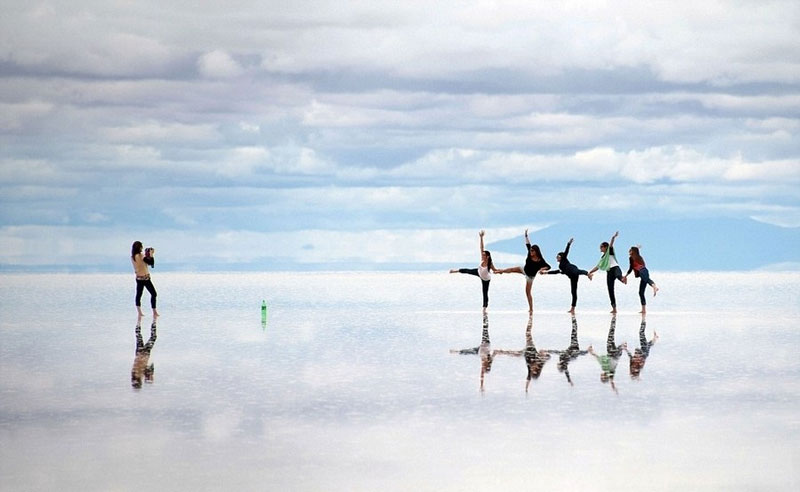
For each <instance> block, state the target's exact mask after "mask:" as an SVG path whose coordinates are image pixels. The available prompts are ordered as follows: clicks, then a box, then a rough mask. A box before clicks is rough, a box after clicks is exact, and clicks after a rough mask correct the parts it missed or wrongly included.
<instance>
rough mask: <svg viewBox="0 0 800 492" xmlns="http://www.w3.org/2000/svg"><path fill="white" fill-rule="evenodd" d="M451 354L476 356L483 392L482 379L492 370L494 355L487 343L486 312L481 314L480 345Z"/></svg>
mask: <svg viewBox="0 0 800 492" xmlns="http://www.w3.org/2000/svg"><path fill="white" fill-rule="evenodd" d="M450 353H451V354H463V355H474V354H477V355H479V356H480V358H481V392H483V390H484V384H483V383H484V378H485V375H486V373H487V372H490V371H491V370H492V362H493V361H494V354H492V350H491V342H490V341H489V315H488V314H487V313H486V311H484V312H483V332H482V333H481V344H480V345H479V346H477V347H473V348H467V349H461V350H457V349H452V350H450Z"/></svg>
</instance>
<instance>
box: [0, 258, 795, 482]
mask: <svg viewBox="0 0 800 492" xmlns="http://www.w3.org/2000/svg"><path fill="white" fill-rule="evenodd" d="M659 279H660V282H659V287H660V288H661V290H660V292H659V294H658V298H656V299H654V300H653V301H652V302H651V303H649V304H648V314H647V317H646V318H643V317H642V316H641V315H639V314H638V313H637V308H638V297H637V294H636V292H635V291H634V290H635V289H627V290H626V289H625V288H623V287H621V288H620V289H619V290H620V291H619V292H618V293H617V297H618V302H619V308H620V312H619V314H617V315H616V316H612V315H611V314H609V313H608V306H607V302H608V301H607V297H606V293H605V291H604V289H603V288H602V287H604V286H602V285H598V286H595V285H589V286H584V289H583V290H582V292H581V303H580V305H579V307H578V310H577V313H576V315H575V316H571V315H570V314H567V313H566V312H564V311H565V310H566V308H567V307H568V306H567V305H566V304H568V300H566V304H565V299H564V292H563V289H555V288H551V287H550V286H548V285H547V284H545V283H537V284H535V285H534V297H535V309H534V314H533V315H532V316H530V315H529V314H528V312H527V301H526V299H525V297H524V292H523V286H522V285H520V284H519V283H516V282H514V281H513V280H508V279H505V278H497V279H496V280H493V281H492V301H491V305H490V308H489V310H488V312H486V313H484V312H483V311H482V310H481V306H480V303H481V292H480V290H479V288H478V287H476V289H478V290H476V289H469V288H465V284H464V283H463V282H458V281H456V279H453V278H452V277H449V276H448V275H447V274H446V273H445V274H440V273H418V272H411V273H303V274H295V273H266V274H239V273H236V274H189V273H185V274H184V273H180V274H179V273H161V274H160V275H159V276H158V277H157V278H156V279H155V281H156V282H157V285H158V289H159V311H160V312H161V314H162V315H161V317H159V318H157V320H153V319H152V316H145V317H144V318H141V319H139V318H138V316H137V315H136V311H135V308H134V307H133V286H132V285H131V284H132V282H133V281H132V279H131V278H130V276H128V275H111V274H79V275H67V274H63V275H61V274H59V275H44V274H19V275H17V274H14V275H4V276H3V277H2V283H0V395H2V398H1V399H0V441H2V443H3V446H2V447H0V448H1V449H0V489H2V490H55V489H57V490H133V489H137V490H138V489H141V488H142V487H150V488H153V489H157V490H216V489H226V490H228V489H243V490H265V489H266V490H273V489H289V490H408V489H421V490H475V489H485V490H497V489H505V488H507V487H512V486H519V487H523V488H525V489H528V488H531V487H532V486H533V485H536V486H537V487H538V486H546V487H554V488H556V489H567V488H569V489H583V490H615V491H617V490H628V489H634V488H635V489H641V488H642V487H644V488H646V489H648V490H674V489H676V488H681V487H683V488H686V489H691V490H719V489H725V490H754V489H755V490H793V489H797V488H798V485H800V473H799V472H798V469H800V468H798V464H800V456H798V451H797V442H800V441H799V440H798V437H800V435H799V434H800V420H798V418H797V415H800V361H798V358H797V357H796V353H795V347H797V346H798V342H800V332H799V331H798V329H797V327H798V325H799V323H798V321H800V303H798V300H800V295H799V294H800V274H767V273H740V274H736V273H730V274H728V273H703V274H677V273H676V274H668V273H661V274H660V275H659ZM537 282H538V281H537ZM262 299H263V300H266V301H267V305H268V316H265V319H263V321H262V318H261V314H260V307H261V301H262Z"/></svg>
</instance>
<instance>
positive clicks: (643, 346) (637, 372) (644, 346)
mask: <svg viewBox="0 0 800 492" xmlns="http://www.w3.org/2000/svg"><path fill="white" fill-rule="evenodd" d="M646 327H647V321H646V319H645V316H644V315H642V324H641V325H639V348H637V349H634V350H633V354H631V353H630V352H629V351H628V347H625V352H626V353H627V354H628V360H629V361H630V371H631V379H639V377H640V376H641V374H642V369H644V363H645V362H647V358H648V357H649V356H650V347H652V346H653V345H655V343H656V340H658V333H656V332H655V331H653V339H652V340H650V341H649V342H648V341H647V336H645V333H644V331H645V328H646Z"/></svg>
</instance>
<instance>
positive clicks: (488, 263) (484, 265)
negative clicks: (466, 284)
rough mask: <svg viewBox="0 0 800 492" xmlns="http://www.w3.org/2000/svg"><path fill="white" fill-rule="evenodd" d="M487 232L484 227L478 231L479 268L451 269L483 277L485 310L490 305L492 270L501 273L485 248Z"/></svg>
mask: <svg viewBox="0 0 800 492" xmlns="http://www.w3.org/2000/svg"><path fill="white" fill-rule="evenodd" d="M485 233H486V231H484V230H483V229H481V231H480V232H479V233H478V236H480V251H481V262H480V264H479V265H478V268H454V269H452V270H450V273H466V274H468V275H475V276H476V277H478V278H480V279H481V285H482V287H483V309H484V311H485V310H486V308H487V307H489V282H490V281H491V280H492V272H494V273H501V272H500V271H499V270H498V269H497V268H495V267H494V263H492V254H491V253H490V252H488V251H486V250H485V249H483V236H484V234H485Z"/></svg>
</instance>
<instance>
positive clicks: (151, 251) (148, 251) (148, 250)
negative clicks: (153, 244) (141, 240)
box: [144, 248, 153, 257]
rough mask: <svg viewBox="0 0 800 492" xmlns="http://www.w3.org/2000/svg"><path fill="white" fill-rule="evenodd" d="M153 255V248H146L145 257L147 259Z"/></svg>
mask: <svg viewBox="0 0 800 492" xmlns="http://www.w3.org/2000/svg"><path fill="white" fill-rule="evenodd" d="M152 254H153V248H145V249H144V256H145V257H149V256H152Z"/></svg>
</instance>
